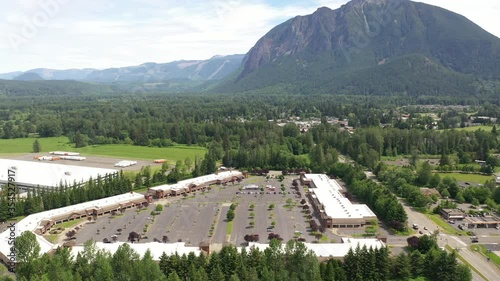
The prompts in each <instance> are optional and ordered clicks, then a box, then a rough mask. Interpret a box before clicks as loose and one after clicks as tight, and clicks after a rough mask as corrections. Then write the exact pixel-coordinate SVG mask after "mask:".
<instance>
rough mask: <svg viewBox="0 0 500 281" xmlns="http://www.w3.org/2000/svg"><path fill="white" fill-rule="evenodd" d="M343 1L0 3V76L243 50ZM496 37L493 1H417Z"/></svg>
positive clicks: (498, 4)
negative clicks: (290, 21) (292, 21)
mask: <svg viewBox="0 0 500 281" xmlns="http://www.w3.org/2000/svg"><path fill="white" fill-rule="evenodd" d="M346 2H348V1H347V0H288V1H287V0H247V1H245V0H182V1H179V0H15V1H10V0H0V3H1V4H0V5H1V6H0V7H1V9H0V73H6V72H12V71H26V70H29V69H33V68H52V69H70V68H98V69H103V68H109V67H123V66H131V65H139V64H141V63H144V62H158V63H161V62H170V61H174V60H180V59H196V60H198V59H208V58H210V57H212V56H214V55H230V54H244V53H246V52H247V51H248V50H249V49H250V48H251V47H252V46H253V45H254V44H255V43H256V42H257V40H258V39H259V38H260V37H262V36H263V35H264V34H265V33H266V32H268V31H269V30H270V29H271V28H273V27H274V26H276V25H277V24H279V23H281V22H284V21H286V20H287V19H289V18H292V17H294V16H297V15H306V14H310V13H313V12H314V11H315V10H316V9H317V8H318V7H322V6H326V7H329V8H332V9H336V8H338V7H340V6H341V5H343V4H345V3H346ZM418 2H425V3H428V4H431V5H435V6H440V7H443V8H445V9H448V10H451V11H454V12H456V13H459V14H462V15H464V16H466V17H467V18H469V19H470V20H472V21H473V22H475V23H476V24H478V25H479V26H481V27H482V28H484V29H485V30H487V31H488V32H490V33H492V34H494V35H496V36H497V37H500V20H498V18H497V16H498V15H499V14H500V1H497V0H420V1H418Z"/></svg>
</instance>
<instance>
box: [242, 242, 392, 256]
mask: <svg viewBox="0 0 500 281" xmlns="http://www.w3.org/2000/svg"><path fill="white" fill-rule="evenodd" d="M304 245H305V246H306V248H307V249H308V250H311V251H313V252H314V254H316V256H318V257H332V258H343V257H344V256H345V255H347V253H348V252H349V250H350V249H353V250H354V249H356V247H357V246H358V245H359V247H360V248H363V247H364V246H366V247H367V248H368V249H369V248H370V247H371V248H373V249H380V248H382V247H385V244H384V243H383V242H382V241H380V240H378V239H356V238H342V243H304ZM250 247H255V248H257V249H259V250H260V251H264V250H265V249H266V248H267V247H269V244H261V243H249V248H250ZM282 247H285V243H283V244H282ZM238 249H239V250H241V247H238Z"/></svg>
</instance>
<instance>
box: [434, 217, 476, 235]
mask: <svg viewBox="0 0 500 281" xmlns="http://www.w3.org/2000/svg"><path fill="white" fill-rule="evenodd" d="M425 215H426V216H427V217H428V218H429V219H431V220H432V221H433V222H434V223H435V224H437V225H438V226H439V227H440V228H441V229H442V230H443V231H444V232H445V233H447V234H451V235H455V234H457V233H460V234H462V235H464V236H465V235H467V232H465V231H463V230H456V229H455V228H453V227H452V226H451V225H449V224H448V223H447V222H446V221H445V220H444V219H443V218H441V216H440V215H436V214H425Z"/></svg>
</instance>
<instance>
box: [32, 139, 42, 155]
mask: <svg viewBox="0 0 500 281" xmlns="http://www.w3.org/2000/svg"><path fill="white" fill-rule="evenodd" d="M41 151H42V146H41V145H40V142H39V141H38V139H35V141H34V142H33V152H34V153H39V152H41Z"/></svg>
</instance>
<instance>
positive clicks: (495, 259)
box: [472, 245, 500, 268]
mask: <svg viewBox="0 0 500 281" xmlns="http://www.w3.org/2000/svg"><path fill="white" fill-rule="evenodd" d="M472 250H473V251H476V252H479V253H481V254H482V255H483V256H485V257H488V258H490V259H491V262H493V263H494V264H495V265H496V266H497V267H499V268H500V257H499V256H497V255H496V254H495V253H492V252H488V249H487V248H486V247H485V246H483V245H474V246H472Z"/></svg>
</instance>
